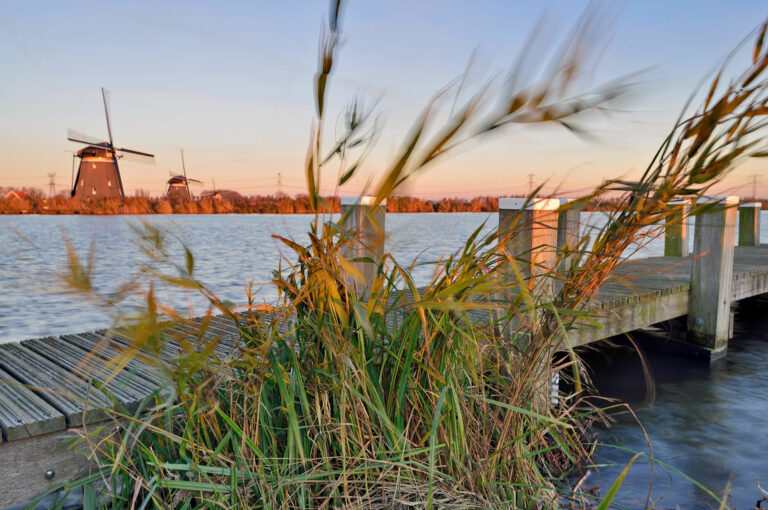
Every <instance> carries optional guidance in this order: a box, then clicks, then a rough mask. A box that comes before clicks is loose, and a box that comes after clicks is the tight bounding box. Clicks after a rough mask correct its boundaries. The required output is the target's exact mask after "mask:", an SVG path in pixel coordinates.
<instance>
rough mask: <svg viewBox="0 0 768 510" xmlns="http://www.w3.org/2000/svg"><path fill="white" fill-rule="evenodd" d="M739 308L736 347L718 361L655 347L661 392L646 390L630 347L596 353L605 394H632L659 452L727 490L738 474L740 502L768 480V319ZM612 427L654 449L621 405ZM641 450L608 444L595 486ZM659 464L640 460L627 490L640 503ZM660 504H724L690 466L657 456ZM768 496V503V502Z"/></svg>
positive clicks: (617, 437) (736, 501) (734, 497)
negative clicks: (652, 394)
mask: <svg viewBox="0 0 768 510" xmlns="http://www.w3.org/2000/svg"><path fill="white" fill-rule="evenodd" d="M766 307H768V302H765V303H763V304H762V308H763V313H762V314H760V316H757V317H756V316H754V315H752V314H749V315H748V314H741V313H739V314H737V317H736V321H737V322H736V324H737V331H736V332H735V333H736V335H735V337H734V338H733V339H732V340H731V342H730V344H729V346H728V355H727V357H726V358H725V359H723V360H719V361H717V362H716V363H715V364H714V365H713V366H711V367H710V366H709V365H708V364H706V363H703V362H696V361H693V360H690V359H686V358H681V357H676V356H671V355H668V354H657V353H652V352H646V353H645V355H646V357H647V360H648V363H649V367H650V371H651V373H652V375H653V380H654V383H655V393H656V395H655V399H653V400H652V401H651V400H648V399H647V398H646V393H647V392H646V390H647V387H646V384H645V379H644V376H643V368H642V365H641V362H640V359H639V357H638V355H637V353H636V352H634V351H633V350H632V349H630V348H622V349H608V348H604V349H602V350H601V351H602V352H601V353H600V354H599V355H593V356H590V357H589V358H588V364H589V365H590V366H591V368H592V372H593V374H594V375H593V377H594V381H595V383H596V384H597V386H598V388H599V390H600V393H601V395H604V396H610V397H615V398H617V399H619V400H621V401H623V402H628V403H629V404H631V406H632V408H633V409H634V410H635V412H636V414H637V417H638V419H639V420H640V422H641V423H642V424H643V426H644V427H645V430H646V431H647V433H648V436H649V438H650V441H651V445H652V446H653V455H654V457H655V458H657V459H659V460H661V461H663V462H664V463H666V464H669V465H671V466H672V467H674V468H676V469H678V470H680V471H682V472H683V473H685V474H686V475H688V476H690V477H692V478H693V479H695V480H697V481H699V482H701V483H702V484H703V485H705V486H706V487H708V488H710V489H711V490H712V491H713V492H715V493H716V494H717V495H718V496H722V495H723V493H724V491H725V488H726V486H727V485H728V483H729V482H730V483H731V497H730V498H729V500H728V501H729V506H730V507H731V508H754V507H755V502H756V501H757V500H758V499H760V497H761V496H760V493H759V492H758V490H757V481H756V479H757V477H759V478H760V480H761V481H762V487H763V488H768V426H766V425H767V424H768V319H766V318H765V315H766V314H765V312H764V310H765V308H766ZM617 419H618V421H617V423H616V424H615V425H613V426H612V427H611V428H610V429H607V430H602V431H600V432H599V435H600V440H601V441H602V442H604V443H610V444H612V445H619V446H622V447H626V448H629V449H631V450H635V451H644V452H648V451H649V450H648V444H647V442H646V438H645V436H644V435H643V433H642V430H641V429H640V427H639V426H638V424H637V421H635V419H634V418H633V417H632V416H631V415H629V414H628V413H625V414H622V415H619V416H618V417H617ZM631 457H632V453H629V452H627V451H624V450H619V449H616V448H609V447H606V448H601V449H600V450H598V455H597V458H596V463H598V464H605V465H604V466H602V467H601V468H600V469H599V471H598V472H596V474H595V475H593V476H591V477H590V478H588V479H587V481H586V483H585V486H587V487H592V486H594V485H600V487H601V489H602V492H603V494H604V493H605V491H606V490H607V489H608V487H610V485H611V483H613V480H614V479H615V478H616V477H617V476H618V475H619V472H620V471H621V470H622V469H623V468H624V466H626V464H627V462H629V460H630V459H631ZM650 481H651V472H650V469H649V463H648V462H647V461H645V462H644V461H642V460H640V461H638V462H637V463H636V464H635V465H634V466H633V467H632V468H631V471H630V474H629V476H628V477H627V479H626V481H625V482H624V485H623V486H622V488H621V490H620V492H619V500H620V502H621V503H622V504H625V505H626V506H629V507H631V508H638V507H642V505H643V504H644V503H645V500H646V497H647V494H648V487H649V482H650ZM658 498H662V499H661V502H660V503H659V504H658V505H657V508H675V505H676V504H677V505H679V507H680V508H718V504H717V502H716V501H715V500H714V499H713V498H712V497H711V496H709V495H707V494H706V493H705V492H704V491H703V490H701V489H700V488H698V487H696V486H695V485H694V484H692V483H690V482H688V481H686V480H685V479H684V478H683V477H682V476H681V475H680V474H677V473H675V472H674V471H672V470H669V469H666V468H664V467H661V466H657V468H656V472H655V476H654V477H653V491H652V500H656V499H658ZM764 506H765V505H764Z"/></svg>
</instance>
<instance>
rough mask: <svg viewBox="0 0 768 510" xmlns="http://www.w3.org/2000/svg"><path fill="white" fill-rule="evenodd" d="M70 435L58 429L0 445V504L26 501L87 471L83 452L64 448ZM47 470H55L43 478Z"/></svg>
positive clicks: (2, 505) (1, 505)
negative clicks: (48, 476) (52, 473)
mask: <svg viewBox="0 0 768 510" xmlns="http://www.w3.org/2000/svg"><path fill="white" fill-rule="evenodd" d="M73 437H75V435H74V434H72V433H67V432H66V431H60V432H53V433H49V434H44V435H40V436H35V437H32V438H28V439H22V440H19V441H12V442H10V443H4V444H2V445H0V477H1V478H2V483H0V508H5V507H7V506H10V505H14V504H17V503H23V502H26V501H29V500H30V499H32V498H34V497H35V496H37V495H38V494H40V493H42V492H44V491H46V490H48V489H50V488H51V487H53V486H55V485H57V484H59V483H61V482H66V481H69V480H72V479H74V478H75V477H77V476H78V475H80V474H81V473H83V472H84V471H86V470H87V469H88V467H89V462H88V459H87V457H86V456H85V455H84V453H83V452H81V451H76V450H70V449H67V448H66V443H67V441H68V440H70V439H72V438H73ZM48 470H53V472H54V473H55V475H54V477H53V478H52V479H50V480H48V479H46V478H45V472H46V471H48Z"/></svg>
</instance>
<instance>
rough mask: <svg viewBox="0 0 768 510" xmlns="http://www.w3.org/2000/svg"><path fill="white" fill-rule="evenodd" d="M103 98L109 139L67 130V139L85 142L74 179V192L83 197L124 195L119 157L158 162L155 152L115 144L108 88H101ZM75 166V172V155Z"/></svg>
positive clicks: (143, 161) (79, 153)
mask: <svg viewBox="0 0 768 510" xmlns="http://www.w3.org/2000/svg"><path fill="white" fill-rule="evenodd" d="M101 98H102V100H103V101H104V114H105V115H106V117H107V134H108V135H109V141H108V142H106V141H102V140H100V139H98V138H95V137H92V136H88V135H86V134H84V133H78V132H76V131H73V130H72V129H70V130H69V131H68V134H67V140H69V141H71V142H76V143H82V144H85V145H86V146H85V148H83V149H80V150H79V151H77V152H76V153H75V156H76V157H78V158H80V166H79V167H78V170H77V178H76V179H74V182H73V186H72V196H73V197H76V198H79V199H81V200H90V199H97V198H125V191H124V190H123V180H122V178H121V177H120V169H119V168H118V164H117V162H118V160H119V159H122V158H123V157H128V158H130V159H134V160H136V161H137V162H141V163H150V164H154V162H155V156H154V155H152V154H149V153H146V152H141V151H136V150H133V149H126V148H123V147H115V144H114V143H113V141H112V125H111V124H110V122H109V105H108V104H107V92H106V91H105V90H104V88H102V89H101ZM72 170H73V174H74V157H73V160H72Z"/></svg>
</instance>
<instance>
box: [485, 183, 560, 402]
mask: <svg viewBox="0 0 768 510" xmlns="http://www.w3.org/2000/svg"><path fill="white" fill-rule="evenodd" d="M559 209H560V200H559V199H538V198H534V199H531V200H529V199H524V198H500V199H499V242H501V243H505V247H506V250H507V253H508V254H509V256H510V258H511V259H512V260H511V261H510V264H516V265H517V267H518V269H519V271H520V273H521V274H522V276H523V277H524V278H526V279H527V280H528V288H529V289H530V292H531V295H532V296H534V297H535V298H537V299H540V300H543V301H547V300H550V299H552V294H553V291H554V279H553V278H552V277H551V276H550V275H549V274H548V273H550V271H551V270H552V269H554V268H555V264H556V262H557V248H558V244H557V241H558V235H557V234H558V228H557V227H558V210H559ZM513 329H515V328H514V326H512V327H510V331H509V333H511V332H512V331H511V330H513ZM509 333H508V334H509ZM531 340H532V337H531V336H530V334H523V335H521V336H520V337H518V338H517V339H516V341H517V344H518V348H519V349H520V350H521V352H523V353H524V355H531V356H536V357H537V360H538V362H537V368H536V369H534V370H532V372H531V374H532V377H533V379H532V381H531V398H532V400H531V403H532V406H533V408H534V409H536V410H537V411H538V412H540V413H542V414H546V413H547V412H548V409H549V408H550V407H551V406H552V402H553V393H554V392H556V391H557V389H556V387H555V385H554V381H555V380H554V377H553V373H552V363H551V360H552V355H553V354H554V346H551V347H549V348H544V349H542V350H537V349H533V351H531V350H530V349H529V347H530V346H531Z"/></svg>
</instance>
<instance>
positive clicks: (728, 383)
mask: <svg viewBox="0 0 768 510" xmlns="http://www.w3.org/2000/svg"><path fill="white" fill-rule="evenodd" d="M583 219H584V220H587V219H588V218H587V216H586V215H585V216H584V217H583ZM310 220H311V216H309V215H194V216H184V215H178V216H145V217H142V216H135V217H125V216H0V343H2V342H10V341H18V340H22V339H25V338H34V337H41V336H46V335H60V334H64V333H68V332H79V331H86V330H93V329H97V328H101V327H106V326H109V325H110V323H111V317H110V315H109V311H108V309H107V308H106V307H105V306H104V305H103V303H102V302H100V301H98V300H91V301H84V300H83V297H82V296H81V295H80V294H77V293H74V292H72V291H71V290H69V289H68V288H67V286H66V285H65V284H64V283H63V282H62V280H61V278H60V277H59V276H57V273H61V272H62V271H63V270H64V264H65V262H66V256H65V253H66V250H65V245H64V241H63V239H64V238H65V237H68V238H70V239H71V241H72V245H73V246H74V247H75V249H76V250H77V252H78V253H79V254H80V256H81V257H83V258H85V257H86V256H87V253H88V250H89V247H90V246H91V245H92V244H93V246H94V249H95V250H94V253H95V255H96V258H95V264H94V268H95V271H94V277H93V285H94V288H95V289H97V290H98V291H99V292H100V293H101V294H103V295H107V296H108V295H109V294H110V293H113V292H115V291H116V290H117V289H118V287H119V285H120V283H121V282H124V281H126V280H128V279H129V278H130V277H131V276H132V275H133V274H135V273H136V271H137V270H138V268H139V267H140V261H141V260H143V259H142V256H141V254H140V252H139V249H138V247H137V246H136V244H135V233H134V232H133V230H132V225H134V226H135V225H137V224H139V223H140V222H142V221H145V222H150V223H152V224H154V225H158V226H161V227H164V228H167V229H169V230H170V231H172V232H174V234H175V235H177V236H178V237H179V238H180V239H182V240H183V241H184V242H185V243H186V244H187V245H188V246H189V247H190V248H191V250H192V252H193V254H194V256H195V272H196V274H197V277H198V278H200V279H201V280H202V281H203V282H204V283H206V284H208V285H209V286H210V287H211V288H212V289H213V290H214V291H215V292H216V293H217V294H218V295H219V296H220V297H221V298H223V299H226V300H230V301H232V302H235V303H244V302H245V293H244V286H245V284H246V283H247V282H248V281H253V282H255V284H256V288H260V289H261V290H260V291H259V293H258V294H257V296H258V298H259V299H266V300H268V301H269V300H271V299H273V298H274V293H273V291H272V290H271V289H270V288H269V287H268V286H264V287H260V286H259V284H260V283H263V282H267V281H268V280H269V279H270V278H271V276H272V271H273V270H274V269H275V268H276V267H277V266H278V263H280V261H281V257H282V256H283V255H285V256H286V257H287V258H286V259H284V260H288V261H293V260H294V259H295V257H293V256H292V254H291V253H290V251H289V250H287V249H286V247H285V246H284V245H282V244H281V243H279V242H278V241H277V240H275V239H273V238H272V237H271V236H272V234H279V235H282V236H285V237H289V238H292V239H294V240H296V241H297V242H299V243H301V244H305V241H306V235H305V232H306V231H307V227H308V224H309V221H310ZM483 222H486V226H485V228H486V229H495V228H496V227H497V217H496V215H495V214H483V213H452V214H388V215H387V233H388V237H387V249H388V251H390V252H391V253H392V254H393V255H394V256H395V257H396V258H397V259H398V260H399V261H400V262H401V263H407V262H411V261H413V260H414V259H417V258H418V260H419V261H420V262H422V263H423V264H421V265H418V266H417V267H416V268H415V270H414V275H415V279H416V280H417V284H424V283H426V281H428V279H429V277H430V275H431V274H432V270H433V266H431V265H429V264H428V262H430V261H435V260H438V259H440V258H441V257H443V256H445V255H446V254H447V253H449V252H452V251H454V250H457V249H459V248H460V247H461V246H462V244H463V242H464V241H465V240H466V238H467V237H468V236H469V235H470V234H471V233H472V232H473V231H474V230H475V229H476V228H478V227H479V226H480V225H481V224H482V223H483ZM589 222H590V223H597V224H599V223H600V216H599V215H595V216H592V217H590V218H589ZM762 227H763V228H762V237H763V239H768V217H767V216H766V212H763V218H762ZM281 246H282V247H281ZM662 250H663V243H662V241H661V240H654V241H652V242H650V243H649V244H648V245H647V246H645V247H643V248H642V249H641V250H640V251H639V252H638V253H637V254H636V256H649V255H659V254H661V251H662ZM172 251H174V253H176V254H177V255H178V256H179V259H178V260H179V261H180V262H181V261H182V258H181V251H180V250H179V249H178V245H175V247H174V248H173V250H172ZM284 263H285V262H284ZM157 291H158V295H159V297H160V299H162V300H166V301H167V302H171V303H174V304H175V305H177V306H179V305H183V306H187V307H188V308H189V311H190V313H197V312H202V311H204V310H205V303H204V302H203V301H202V300H201V299H199V298H197V297H196V296H194V295H191V294H187V293H180V292H175V291H170V290H168V289H165V288H163V287H158V289H157ZM128 302H129V303H130V300H129V301H128ZM766 306H768V305H766ZM764 315H768V314H764ZM745 324H746V326H745ZM647 356H648V360H649V364H650V367H651V371H652V373H653V376H654V381H655V399H654V400H653V401H652V402H651V401H649V400H648V399H647V398H646V393H647V391H646V387H645V383H644V378H643V375H642V369H641V365H640V363H639V361H638V356H637V354H636V353H634V352H632V351H631V350H628V349H625V348H616V349H608V348H604V349H601V351H600V353H599V354H593V355H590V363H591V365H592V367H593V368H594V372H595V382H596V384H597V385H598V387H599V388H600V389H601V392H602V393H603V394H604V395H608V396H613V397H616V398H619V399H621V400H623V401H625V402H628V403H630V404H631V405H632V408H633V409H634V410H635V411H636V412H637V415H638V417H639V419H640V421H641V422H642V423H643V425H644V426H645V428H646V430H647V432H648V435H649V437H650V440H651V444H652V445H653V447H654V454H655V456H656V458H658V459H659V460H661V461H663V462H666V463H667V464H669V465H671V466H673V467H674V468H676V469H679V470H681V471H683V472H684V473H686V474H687V475H690V476H692V477H693V478H695V479H696V480H698V481H699V482H701V483H702V484H703V485H705V486H707V487H710V488H712V489H713V490H714V491H715V492H718V493H720V494H721V493H722V492H723V489H724V488H725V486H726V484H728V483H729V481H730V483H731V489H732V500H731V501H732V503H734V504H735V505H736V507H737V508H752V507H754V504H755V501H756V500H757V499H758V498H759V493H758V492H757V488H756V481H755V478H756V477H757V476H760V477H761V478H762V479H764V480H765V486H768V459H765V458H764V457H766V456H767V455H768V400H767V399H766V398H767V397H768V319H759V317H758V318H757V319H755V318H752V319H750V320H749V321H747V322H744V321H742V322H741V327H740V329H739V330H738V331H737V336H736V338H734V340H733V342H732V345H731V347H730V348H729V352H728V356H727V358H726V359H725V360H723V361H722V362H721V363H718V364H716V365H715V366H713V367H711V368H710V367H709V366H703V365H701V364H700V363H697V362H694V361H691V360H688V359H685V358H678V357H673V356H669V355H654V354H652V353H648V354H647ZM616 419H617V422H616V423H615V424H614V426H612V427H611V428H609V429H607V430H600V431H599V435H600V439H601V441H604V442H607V443H611V444H613V445H618V446H621V447H623V448H628V449H632V450H638V451H646V452H647V451H648V446H647V444H646V442H645V436H644V434H643V432H642V429H641V428H640V427H639V426H638V425H637V424H636V423H635V422H634V421H633V420H632V419H630V417H629V416H627V415H619V416H617V417H616ZM631 456H632V455H631V453H629V452H627V451H625V450H620V449H617V448H601V449H600V450H599V451H598V455H597V457H596V461H597V463H598V464H600V467H599V469H598V470H597V471H596V472H595V473H594V474H593V475H591V476H590V478H588V479H587V481H586V483H585V485H586V486H594V485H600V486H601V489H602V491H603V493H605V491H606V490H607V489H608V487H609V486H610V484H611V482H612V480H613V479H614V478H615V477H616V475H618V473H619V472H620V471H621V469H622V468H623V466H624V465H625V464H626V462H627V461H628V460H629V459H630V458H631ZM649 473H650V470H649V468H648V464H647V462H646V463H643V462H641V461H638V462H637V463H636V464H635V466H634V467H633V468H632V469H631V470H630V474H629V476H628V477H627V480H626V481H625V484H624V486H623V487H622V489H621V491H620V492H619V499H620V500H621V502H622V504H625V505H627V506H629V507H631V508H638V507H642V506H643V505H644V503H645V498H646V493H647V489H648V485H649V484H648V482H649ZM652 497H653V498H654V499H657V498H659V497H663V499H662V500H661V502H660V503H659V504H658V506H657V508H675V505H679V508H707V507H710V506H711V507H713V508H717V504H716V503H714V502H713V501H712V500H711V499H709V497H708V496H707V495H706V494H705V492H704V491H702V490H701V489H698V488H697V487H696V486H695V485H694V484H691V483H690V482H688V481H686V480H685V479H684V478H683V477H682V476H681V475H679V474H676V473H674V472H673V471H670V470H667V469H664V468H657V470H656V473H655V477H654V484H653V494H652ZM766 506H768V505H766Z"/></svg>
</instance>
